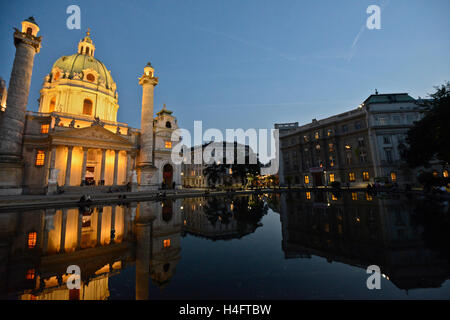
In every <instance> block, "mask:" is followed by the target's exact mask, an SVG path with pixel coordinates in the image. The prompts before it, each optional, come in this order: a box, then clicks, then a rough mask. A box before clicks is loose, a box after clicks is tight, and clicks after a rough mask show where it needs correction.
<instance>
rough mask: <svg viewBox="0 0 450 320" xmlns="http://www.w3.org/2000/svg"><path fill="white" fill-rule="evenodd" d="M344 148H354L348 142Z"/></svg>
mask: <svg viewBox="0 0 450 320" xmlns="http://www.w3.org/2000/svg"><path fill="white" fill-rule="evenodd" d="M344 148H345V150H351V149H352V146H351V145H350V144H349V143H347V144H346V145H345V146H344Z"/></svg>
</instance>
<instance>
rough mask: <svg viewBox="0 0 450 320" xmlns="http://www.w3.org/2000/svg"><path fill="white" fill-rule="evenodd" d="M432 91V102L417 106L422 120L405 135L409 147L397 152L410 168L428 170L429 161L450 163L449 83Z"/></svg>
mask: <svg viewBox="0 0 450 320" xmlns="http://www.w3.org/2000/svg"><path fill="white" fill-rule="evenodd" d="M435 89H436V92H435V93H433V94H430V97H431V98H432V99H430V100H425V101H423V102H420V105H421V106H422V107H423V112H424V113H425V116H424V117H423V118H422V119H421V120H420V121H417V122H416V123H415V124H414V126H413V127H412V128H411V129H410V130H409V131H408V135H407V139H406V142H407V143H408V144H409V147H406V148H405V147H404V146H402V148H400V149H401V150H400V152H401V153H403V155H404V157H405V158H406V161H407V162H408V165H409V166H410V167H412V168H415V167H419V166H424V167H429V166H430V161H432V160H440V161H441V162H443V163H444V164H447V163H448V162H450V142H449V139H450V125H449V124H448V119H450V82H447V83H446V84H444V85H442V86H441V87H435Z"/></svg>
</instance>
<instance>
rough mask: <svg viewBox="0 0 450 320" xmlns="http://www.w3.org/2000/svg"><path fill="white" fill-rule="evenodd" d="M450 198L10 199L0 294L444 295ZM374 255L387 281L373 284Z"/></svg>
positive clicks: (1, 238) (448, 292) (4, 218)
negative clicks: (58, 204) (77, 277)
mask: <svg viewBox="0 0 450 320" xmlns="http://www.w3.org/2000/svg"><path fill="white" fill-rule="evenodd" d="M448 210H449V209H448V205H447V204H445V203H444V204H440V203H430V202H427V201H422V200H420V199H406V198H386V197H370V196H368V195H367V194H365V193H362V192H361V193H343V194H331V193H313V192H311V193H304V192H303V193H291V194H282V195H279V194H261V195H250V196H248V195H247V196H235V197H217V198H214V197H208V198H186V199H177V200H173V201H172V200H167V201H164V202H140V203H126V204H122V205H117V204H114V205H106V206H92V207H83V208H60V209H54V208H53V209H52V208H48V209H40V210H27V211H17V210H16V211H14V210H12V211H8V212H6V211H5V212H0V259H1V261H0V268H1V270H0V295H1V296H0V297H1V298H2V299H24V300H30V299H37V300H40V299H42V300H53V299H65V300H66V299H136V298H137V299H152V300H157V299H418V298H419V299H449V298H450V281H449V278H450V236H449V234H450V232H449V230H450V219H449V212H448ZM70 265H76V266H79V268H80V271H81V282H80V283H81V286H80V288H79V289H69V288H68V287H67V282H68V280H69V282H70V279H69V278H68V277H69V276H68V275H67V274H66V272H67V267H68V266H70ZM369 265H378V266H379V267H380V269H381V273H382V275H383V276H382V278H381V289H380V290H369V289H367V286H366V281H367V278H368V277H369V274H367V272H366V268H367V266H369Z"/></svg>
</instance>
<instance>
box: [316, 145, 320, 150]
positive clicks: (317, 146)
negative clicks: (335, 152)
mask: <svg viewBox="0 0 450 320" xmlns="http://www.w3.org/2000/svg"><path fill="white" fill-rule="evenodd" d="M316 151H317V152H320V144H318V145H316Z"/></svg>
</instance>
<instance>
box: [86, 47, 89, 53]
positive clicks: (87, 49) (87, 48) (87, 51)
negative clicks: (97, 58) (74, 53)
mask: <svg viewBox="0 0 450 320" xmlns="http://www.w3.org/2000/svg"><path fill="white" fill-rule="evenodd" d="M86 54H87V55H89V47H86Z"/></svg>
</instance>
